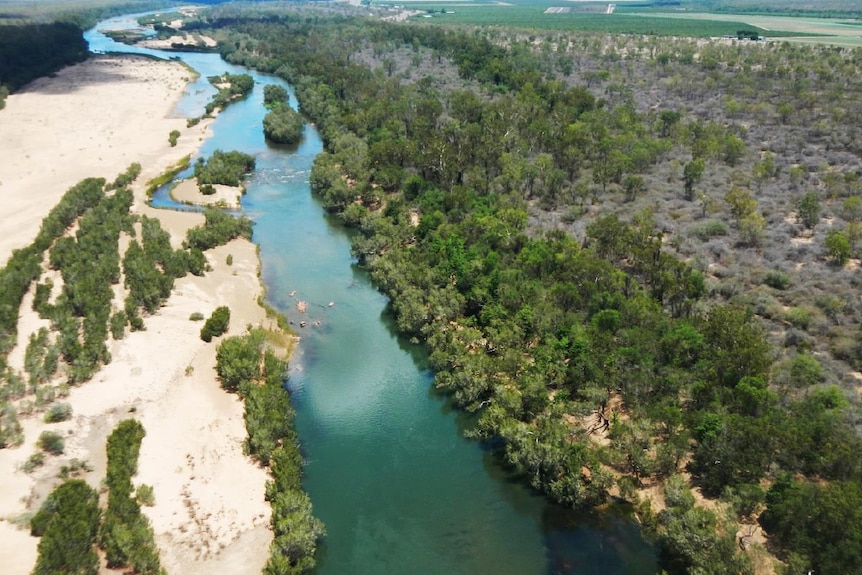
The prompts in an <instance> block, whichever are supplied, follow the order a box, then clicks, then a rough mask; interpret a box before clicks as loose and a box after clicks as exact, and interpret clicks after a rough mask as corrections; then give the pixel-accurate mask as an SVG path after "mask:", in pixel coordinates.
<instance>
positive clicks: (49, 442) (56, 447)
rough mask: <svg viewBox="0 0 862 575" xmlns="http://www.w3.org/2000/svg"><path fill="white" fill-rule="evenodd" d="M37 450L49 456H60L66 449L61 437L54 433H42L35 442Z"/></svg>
mask: <svg viewBox="0 0 862 575" xmlns="http://www.w3.org/2000/svg"><path fill="white" fill-rule="evenodd" d="M37 445H38V446H39V449H41V450H42V451H44V452H46V453H50V454H51V455H60V454H62V453H63V451H64V450H65V449H66V443H65V442H64V441H63V437H62V436H61V435H60V434H59V433H57V432H56V431H43V432H42V434H41V435H39V440H38V441H37Z"/></svg>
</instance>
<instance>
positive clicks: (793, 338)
mask: <svg viewBox="0 0 862 575" xmlns="http://www.w3.org/2000/svg"><path fill="white" fill-rule="evenodd" d="M279 10H280V8H279ZM256 12H257V15H259V16H260V18H257V16H256V15H253V14H252V15H249V14H251V12H246V16H244V17H243V16H241V15H240V14H239V13H238V12H235V11H234V10H233V7H226V8H223V9H221V10H219V11H217V12H214V13H213V14H214V15H213V17H212V20H211V21H210V24H211V25H215V24H217V23H229V30H228V29H225V28H223V29H221V30H215V31H214V32H213V33H215V34H221V35H222V36H221V37H222V39H223V40H224V41H223V43H222V44H221V46H222V52H223V54H224V56H225V57H226V58H227V59H228V60H230V61H232V62H236V63H241V64H247V65H252V66H256V67H259V68H261V69H262V70H264V71H268V72H273V73H276V74H279V75H281V76H282V77H284V78H285V79H287V80H289V81H290V82H291V83H292V84H293V85H294V87H295V89H296V94H297V97H298V99H299V102H300V106H301V109H302V111H303V112H304V113H305V114H306V115H307V116H308V117H309V118H311V119H312V120H313V121H314V122H315V123H316V124H317V125H318V126H319V128H320V130H321V133H322V135H323V138H324V141H325V144H326V150H327V151H326V152H324V153H323V154H321V155H320V156H319V157H318V159H317V161H316V163H315V167H314V170H313V173H312V176H311V184H312V189H313V191H314V193H316V194H318V195H319V196H320V198H321V199H322V201H323V202H324V205H326V206H327V208H328V209H329V210H331V211H332V212H334V213H336V214H338V215H339V216H340V217H341V218H342V220H343V221H345V222H346V223H348V224H349V225H353V226H356V227H357V228H358V229H359V231H360V232H361V233H360V234H359V235H358V236H357V237H356V240H355V245H354V253H355V254H356V256H357V258H358V259H359V261H360V263H362V264H363V265H365V266H367V267H368V268H369V269H370V270H371V273H372V276H373V278H374V279H375V281H376V282H377V283H378V285H379V286H380V287H381V289H383V290H384V291H385V292H386V293H387V294H389V295H390V297H391V300H392V310H393V312H394V314H395V318H396V323H397V325H398V327H399V329H400V330H402V331H403V332H404V333H406V334H409V335H411V336H413V337H415V338H417V339H421V340H423V341H425V342H426V344H427V346H428V348H429V351H430V359H431V364H432V366H433V367H434V369H435V371H436V381H437V386H438V387H440V388H441V389H444V390H446V391H448V392H450V393H451V394H452V397H453V398H454V400H455V401H456V402H457V403H458V404H459V405H462V406H463V407H465V408H466V409H469V410H471V411H475V412H477V413H478V414H479V417H478V424H477V425H476V427H475V429H473V430H472V432H471V433H472V434H473V435H475V436H476V437H479V438H482V439H487V440H489V441H491V445H495V446H499V451H500V455H501V456H502V457H503V459H504V460H505V461H506V462H507V463H508V464H510V465H511V466H513V467H514V468H515V469H517V470H518V471H520V472H521V473H522V475H523V477H524V479H525V480H527V481H529V482H530V483H531V484H533V485H534V486H536V487H537V488H539V489H541V490H543V491H545V492H546V493H547V494H548V495H549V496H550V497H552V498H553V499H555V500H556V501H559V502H561V503H564V504H567V505H573V506H581V505H595V504H597V503H601V502H603V501H605V500H606V499H607V494H608V491H609V490H610V489H611V488H612V487H613V486H615V487H616V488H617V489H619V492H620V493H621V494H622V495H623V496H624V497H625V498H628V499H631V500H635V501H636V500H637V499H638V498H639V497H640V496H639V495H638V488H640V487H644V486H651V485H654V484H656V483H657V482H658V483H665V484H666V486H667V487H668V488H669V489H671V491H673V486H676V492H679V491H680V489H679V483H680V481H682V480H681V479H680V478H679V476H680V474H682V473H684V472H686V473H687V474H688V475H686V476H685V477H690V478H691V479H690V481H691V483H688V482H685V489H686V490H687V489H688V488H690V487H697V488H699V489H700V490H701V492H702V493H704V494H706V495H708V496H709V497H712V498H718V499H720V501H721V507H720V509H728V510H730V512H732V514H733V517H732V519H733V520H731V519H728V518H726V517H725V515H724V513H721V512H715V511H712V510H710V509H708V508H705V507H703V506H696V505H690V504H689V503H688V502H687V497H684V496H683V495H681V494H679V493H677V494H676V500H674V501H670V499H673V497H667V496H666V501H665V502H666V503H667V511H666V512H662V513H658V514H651V513H650V512H649V510H648V507H647V506H644V505H642V504H641V505H640V507H639V512H640V514H641V517H642V519H644V521H645V522H646V523H647V524H648V525H650V526H651V528H652V529H653V530H654V531H655V532H656V534H657V536H658V541H659V544H660V547H661V550H662V558H663V567H664V568H665V569H667V570H669V571H670V572H674V573H687V572H695V571H704V572H712V573H738V572H749V571H750V570H751V569H752V567H751V564H750V560H751V558H750V557H749V556H748V555H747V554H736V555H734V556H733V558H732V559H731V558H730V557H731V554H732V553H738V552H737V549H738V548H739V545H735V544H734V543H735V542H734V534H735V533H736V531H737V524H736V522H739V523H742V524H749V525H752V524H754V523H755V522H756V521H757V518H758V517H759V516H761V511H764V510H765V512H764V513H763V515H762V524H763V525H764V526H765V527H766V528H767V529H770V528H771V529H774V530H775V532H774V533H771V535H773V537H772V539H771V543H772V545H773V550H774V551H775V552H776V553H778V554H779V555H780V556H782V557H783V558H785V559H787V560H788V561H789V560H791V559H792V558H791V557H790V555H789V552H790V551H791V550H793V551H795V552H796V553H797V554H798V555H797V557H796V559H795V560H798V564H799V565H805V566H806V568H809V569H810V568H814V569H823V568H824V566H834V565H835V564H836V563H831V562H830V561H832V559H831V557H832V555H830V556H829V557H827V556H826V555H824V554H823V553H820V552H819V549H825V548H827V545H828V544H829V540H828V537H830V536H831V535H827V534H825V533H824V532H820V531H817V532H816V533H811V534H810V539H809V540H808V541H809V542H810V544H809V543H806V545H804V546H801V547H799V548H796V546H797V545H799V544H798V542H796V541H794V540H793V539H792V538H790V537H788V535H787V532H786V531H782V530H781V529H778V528H777V527H776V526H777V525H779V524H781V523H782V522H785V523H786V524H790V523H792V522H793V521H796V522H804V521H805V518H804V516H802V515H800V513H801V507H800V506H797V505H795V503H794V504H791V503H790V500H789V499H788V498H786V497H785V498H782V497H781V496H780V495H779V491H778V489H780V482H779V478H780V477H784V476H785V475H783V474H790V476H791V477H794V478H795V479H794V480H793V481H792V483H793V484H794V485H796V486H798V487H799V488H800V490H801V491H799V493H802V494H804V496H805V497H809V498H812V499H813V498H814V495H813V494H816V493H821V492H822V493H823V497H824V498H826V497H827V496H828V495H832V494H834V495H835V496H837V497H840V498H842V499H843V500H844V501H845V502H847V503H848V504H850V502H851V500H852V498H853V493H854V491H852V490H846V489H838V488H837V486H840V485H843V484H848V485H858V484H859V482H860V480H862V468H860V465H859V463H858V462H857V458H854V457H853V456H852V454H853V453H855V452H858V450H859V448H860V447H862V442H860V436H859V432H858V429H857V428H856V427H855V422H857V421H858V413H859V409H858V405H856V404H854V403H851V402H850V400H851V399H852V400H853V401H857V399H856V398H857V396H855V395H853V392H852V391H851V390H852V389H853V387H852V386H853V385H856V384H854V383H853V380H852V378H848V380H847V381H846V383H847V384H848V386H847V387H846V388H843V389H842V388H841V387H839V384H844V383H845V381H843V376H842V373H843V371H842V370H845V371H846V364H841V363H840V360H842V359H843V360H848V361H851V362H858V361H859V358H860V355H859V347H858V346H856V344H854V343H853V342H852V341H847V340H845V339H842V338H845V337H846V338H849V339H851V340H852V339H853V338H854V337H855V336H854V335H852V334H853V333H856V332H858V325H859V320H860V313H859V312H860V310H859V309H858V306H857V305H856V304H855V303H853V302H854V300H853V298H852V296H851V295H850V294H851V293H852V291H851V290H850V289H849V286H851V285H855V284H853V283H843V282H853V280H852V279H851V278H850V276H849V275H848V274H844V273H843V272H842V268H841V264H842V262H844V261H846V259H847V258H848V257H852V255H853V254H855V253H856V252H855V251H853V250H854V248H852V247H849V246H848V245H847V244H850V245H853V242H852V241H851V240H850V238H851V237H858V236H856V235H854V234H855V233H856V232H855V231H854V230H855V227H854V226H853V225H852V224H853V222H855V221H857V219H858V217H859V216H858V213H857V212H859V210H856V209H855V207H854V206H857V204H858V203H859V200H858V199H857V200H853V199H852V198H858V194H859V185H858V177H856V176H855V174H854V172H855V171H856V170H857V169H858V168H859V163H858V160H854V159H853V155H852V151H853V150H855V144H854V142H855V137H854V134H855V131H854V130H855V128H854V127H853V126H854V121H853V120H852V119H853V118H858V117H859V114H860V112H862V99H860V98H859V95H860V93H862V92H860V86H859V82H858V80H857V78H858V77H859V76H858V74H857V71H858V61H859V60H858V56H857V55H856V54H855V53H852V52H835V51H826V50H822V51H821V50H817V49H814V48H809V47H791V46H788V45H769V46H768V47H755V46H751V47H749V48H744V47H743V46H742V45H739V44H726V45H721V44H715V45H707V46H697V45H696V44H695V43H693V42H687V41H683V40H678V39H676V40H660V39H655V38H652V39H646V38H642V37H637V38H610V39H607V38H603V37H598V36H596V37H592V36H585V37H584V36H582V37H577V38H574V37H568V36H565V35H560V34H557V35H550V36H548V37H546V38H535V37H528V36H527V35H521V34H519V33H517V32H511V33H506V32H501V31H499V30H493V31H489V32H481V31H480V32H475V33H462V32H458V31H454V30H444V29H440V28H429V27H419V26H409V25H394V24H384V23H380V22H373V21H366V20H360V21H356V20H350V19H340V18H338V17H334V18H323V17H320V18H318V19H317V20H315V21H312V20H310V19H306V18H304V17H301V16H298V17H293V16H292V15H291V14H290V13H289V12H288V13H287V14H286V15H285V13H284V12H278V11H277V10H276V9H274V8H270V9H267V8H257V9H256ZM812 61H814V62H815V63H814V64H813V65H812ZM806 90H814V92H806ZM836 90H837V91H840V93H842V94H844V98H843V99H842V100H841V104H840V105H836V106H832V107H829V105H828V104H826V102H829V101H831V100H829V98H827V97H826V94H828V93H831V92H832V91H836ZM806 94H809V95H806ZM815 94H820V96H817V95H815ZM818 98H819V99H818ZM834 118H842V119H843V121H842V123H840V124H834V123H833V122H834ZM769 130H775V131H776V134H771V133H770V132H769ZM825 150H831V151H832V152H831V153H832V154H834V155H833V156H829V160H830V161H828V162H827V161H826V158H824V156H823V154H824V153H826V152H825ZM837 150H841V151H837ZM821 162H822V163H821ZM830 182H831V183H830ZM812 191H813V192H816V198H814V199H816V201H812V197H810V196H809V197H808V198H807V199H805V194H806V193H807V192H812ZM803 200H804V201H803ZM845 204H846V205H845ZM800 208H801V209H800ZM827 211H828V212H829V214H830V215H831V217H833V218H835V220H834V223H832V224H831V225H832V227H833V229H838V230H839V231H840V232H841V233H842V234H843V236H836V234H831V235H829V237H831V238H833V239H831V240H830V242H829V243H828V244H827V243H826V241H825V240H826V237H827V235H828V234H827V233H826V232H827V230H826V229H825V228H827V226H826V225H824V223H823V219H824V217H826V212H827ZM797 214H799V215H798V216H797ZM818 216H819V217H818ZM797 218H798V219H797ZM854 218H855V219H854ZM808 226H813V229H814V234H816V236H815V241H819V242H821V243H819V245H818V244H815V245H818V247H817V248H814V249H813V250H812V249H809V250H808V251H801V252H796V251H793V252H790V250H796V249H797V248H796V247H795V246H796V245H807V244H800V243H794V242H790V241H788V238H787V237H786V236H787V235H788V234H790V237H801V238H803V239H805V238H806V237H810V234H811V233H812V232H811V230H812V228H811V227H808ZM806 230H808V231H806ZM782 236H785V237H784V238H782ZM819 246H822V247H819ZM848 250H849V254H848ZM766 253H771V254H772V255H771V256H766V255H765V254H766ZM761 254H763V255H761ZM815 254H818V255H816V256H815ZM805 256H809V257H805ZM800 257H802V258H804V259H803V262H804V265H803V267H802V268H800V267H799V266H796V265H795V264H793V263H792V262H794V261H795V260H798V259H799V258H800ZM782 258H784V259H782ZM784 261H787V262H789V263H783V262H784ZM800 269H804V270H805V271H803V272H800V271H799V270H800ZM809 269H810V270H811V271H808V270H809ZM817 274H824V275H826V276H827V277H829V280H828V281H827V282H826V284H825V285H828V286H829V288H828V289H824V288H825V285H824V287H823V288H821V287H819V286H818V285H816V284H812V279H813V278H816V277H818V275H817ZM744 286H750V288H753V289H752V290H751V291H749V290H748V289H744ZM801 286H805V287H804V288H802V287H801ZM836 286H841V287H840V288H837V289H836ZM811 289H815V290H818V291H819V290H821V289H822V290H823V291H822V292H821V295H818V296H817V298H816V301H817V304H816V306H815V305H809V304H807V303H805V302H806V299H809V300H810V299H814V298H813V296H812V295H811V294H810V293H806V291H805V290H811ZM837 294H840V295H837ZM845 294H846V297H845ZM779 302H782V303H784V302H786V303H784V305H787V307H788V308H789V310H788V311H787V312H786V315H785V312H782V311H781V310H780V305H781V304H780V303H779ZM827 310H828V311H827ZM821 314H822V315H821ZM827 314H829V315H827ZM818 317H822V319H815V318H818ZM770 320H772V321H774V322H775V324H772V323H769V322H770ZM818 322H819V323H818ZM815 326H817V327H815ZM847 326H852V327H847ZM766 328H768V329H766ZM845 334H846V335H845ZM853 341H855V340H853ZM839 343H840V345H838V344H839ZM830 352H832V355H831V356H830ZM842 366H844V367H842ZM753 438H757V439H756V440H753ZM824 445H828V446H829V448H828V449H822V448H821V447H820V446H824ZM805 485H807V486H809V487H806V488H804V489H803V488H802V486H805ZM832 486H835V488H834V490H833V487H832ZM666 491H667V489H666ZM780 501H786V502H787V503H786V504H782V505H783V507H782V510H783V511H781V515H780V519H779V518H778V515H775V514H773V515H770V513H778V512H777V511H776V510H777V509H778V506H779V502H780ZM773 517H775V519H771V518H773ZM846 521H848V522H849V524H848V527H847V533H848V534H850V533H854V532H857V531H858V524H857V523H854V522H856V521H858V517H856V516H855V515H853V514H848V515H847V516H846ZM752 528H753V527H752ZM743 539H745V540H744V541H741V545H742V546H746V545H747V539H746V538H745V537H744V538H743ZM851 540H852V539H851ZM844 541H845V539H842V543H843V542H844ZM698 542H699V543H698ZM693 545H694V547H693ZM697 549H703V550H708V551H709V552H704V553H702V552H699V551H698V552H695V551H696V550H697ZM837 561H839V562H841V566H840V568H838V570H839V571H841V572H853V571H854V570H855V565H856V564H855V563H853V559H852V558H848V557H844V556H842V557H841V558H840V559H838V560H837Z"/></svg>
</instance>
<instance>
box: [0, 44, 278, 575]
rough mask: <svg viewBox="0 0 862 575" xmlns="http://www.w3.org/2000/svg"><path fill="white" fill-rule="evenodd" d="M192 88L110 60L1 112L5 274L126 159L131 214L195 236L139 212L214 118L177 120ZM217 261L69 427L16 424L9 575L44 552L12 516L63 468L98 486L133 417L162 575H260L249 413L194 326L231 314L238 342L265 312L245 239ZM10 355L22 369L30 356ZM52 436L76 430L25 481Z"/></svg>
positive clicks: (261, 513) (40, 87)
mask: <svg viewBox="0 0 862 575" xmlns="http://www.w3.org/2000/svg"><path fill="white" fill-rule="evenodd" d="M188 77H189V72H188V71H187V70H186V69H184V68H183V67H181V66H180V65H178V64H176V63H169V62H156V61H152V60H147V59H139V58H133V57H128V56H122V57H120V56H100V57H97V58H93V59H91V60H89V61H88V62H86V63H84V64H81V65H77V66H73V67H70V68H67V69H65V70H63V71H62V72H60V73H59V74H58V75H57V77H55V78H50V79H42V80H39V81H37V82H36V83H34V84H33V85H31V86H30V87H28V88H27V89H26V90H24V91H23V92H21V93H19V94H15V95H13V96H10V97H9V99H8V101H7V107H6V109H5V110H3V111H0V157H2V158H3V163H2V164H0V182H2V183H0V198H2V202H0V265H2V263H5V261H6V260H7V258H8V257H9V255H10V252H11V250H12V249H14V248H18V247H22V246H24V245H27V244H28V243H29V242H30V241H31V240H32V239H33V238H34V237H35V235H36V233H37V231H38V226H39V223H40V221H41V219H42V218H43V217H44V216H45V215H46V214H47V213H48V211H49V210H50V209H51V208H52V207H53V206H54V205H55V204H56V203H57V201H58V200H59V199H60V197H61V196H62V195H63V193H64V192H65V191H66V190H67V189H68V188H69V187H71V186H72V185H74V184H75V183H77V182H78V181H80V180H81V179H83V178H85V177H90V176H97V177H105V178H106V179H108V180H112V179H113V178H115V177H116V176H117V175H118V174H119V173H121V172H123V171H124V170H125V169H126V167H127V166H128V165H129V164H131V163H132V162H139V163H140V164H142V166H143V173H142V175H141V177H140V178H139V181H138V183H137V184H136V187H135V192H136V204H135V207H134V208H133V209H134V211H136V212H137V213H145V214H147V215H155V216H156V217H159V219H160V220H161V221H162V226H163V227H164V228H165V229H167V230H168V231H170V232H171V234H173V238H172V240H173V242H174V243H175V244H176V245H179V243H180V241H181V239H182V236H183V234H184V233H185V230H186V229H188V228H189V227H191V226H194V225H198V224H199V223H201V222H202V219H203V218H202V216H201V215H199V214H185V213H177V212H165V211H159V210H153V209H151V208H149V207H148V206H146V205H144V204H143V186H144V184H145V183H146V181H147V180H148V179H149V178H152V177H153V176H155V175H157V174H159V173H161V172H162V171H163V170H165V169H166V168H167V167H168V166H170V165H172V164H173V163H175V162H176V161H177V160H179V159H180V158H181V157H182V156H184V155H186V154H189V153H191V152H193V151H194V149H195V147H196V146H197V145H199V143H200V141H201V140H202V138H203V136H204V134H205V132H206V130H207V129H208V126H209V123H207V122H202V123H201V124H199V125H198V126H195V127H193V128H186V125H185V120H183V119H171V118H168V115H169V114H170V112H171V109H172V108H173V105H174V103H175V102H176V101H177V99H178V97H179V96H180V95H181V93H182V90H183V89H184V87H185V83H186V79H187V78H188ZM173 129H177V130H180V132H181V133H182V136H181V137H180V139H179V145H178V146H177V147H174V148H172V147H170V146H169V144H168V141H167V139H168V133H169V132H170V131H171V130H173ZM123 244H124V245H126V244H127V240H124V242H123ZM228 254H230V255H232V256H233V265H231V266H228V265H227V264H226V258H227V255H228ZM207 256H208V258H209V260H210V262H211V264H212V266H213V268H214V270H213V271H212V272H210V273H207V274H206V276H205V277H203V278H198V277H192V276H188V277H186V278H183V279H181V280H178V281H177V283H176V286H175V292H174V294H173V295H172V296H171V298H170V299H169V300H168V302H167V304H166V305H165V306H164V307H163V308H162V309H161V310H160V311H159V312H158V313H157V314H156V315H154V316H152V317H148V318H145V323H146V326H147V328H146V331H143V332H136V333H131V334H128V335H127V336H126V338H125V339H123V340H121V341H119V342H112V343H111V349H110V350H111V355H112V357H113V361H112V363H111V364H109V365H107V366H106V367H105V368H103V369H102V370H101V371H100V372H99V373H98V374H97V375H96V376H95V377H94V378H93V380H92V381H90V382H88V383H86V384H84V385H82V386H80V387H78V388H75V389H73V390H72V391H71V393H70V395H69V397H68V398H66V399H65V401H68V402H69V403H70V404H71V405H72V408H73V418H72V419H71V420H70V421H67V422H63V423H58V424H52V425H50V426H49V425H47V424H45V423H43V422H42V420H41V414H34V415H32V416H29V417H27V416H22V417H21V423H22V425H23V426H24V430H25V441H24V444H23V445H22V446H21V447H18V448H15V449H0V518H2V519H3V520H0V573H2V574H3V575H17V574H21V575H24V574H27V573H29V572H30V571H31V570H32V567H33V564H34V562H35V558H36V546H37V543H38V540H37V539H36V538H34V537H30V536H29V534H28V532H27V531H26V530H19V529H18V528H17V527H16V526H15V525H13V524H12V523H11V522H10V521H7V520H8V519H14V518H16V517H19V516H21V515H22V514H23V513H26V512H32V511H35V509H37V508H38V505H39V504H40V502H41V500H42V499H43V498H44V497H45V496H46V495H47V493H49V492H50V490H51V489H52V488H53V487H54V486H55V485H56V484H57V483H58V481H59V480H58V479H57V478H56V474H57V470H58V468H59V466H60V465H61V464H62V463H66V462H68V460H69V459H71V458H78V459H86V460H87V461H88V462H89V464H90V465H91V466H92V467H93V471H92V472H90V473H87V474H85V476H84V477H85V478H86V479H87V480H88V481H89V482H90V483H91V485H93V486H94V487H98V486H99V482H100V481H101V480H102V478H103V477H104V473H105V453H104V450H105V440H106V438H107V436H108V434H110V432H111V430H112V429H113V427H114V426H115V425H116V424H117V423H118V422H119V421H121V420H122V419H125V418H127V417H136V418H138V419H140V420H141V422H142V423H143V425H144V427H145V429H146V432H147V436H146V437H145V438H144V441H143V444H142V447H141V456H140V462H139V473H138V475H137V477H136V478H135V482H136V483H145V484H148V485H151V486H152V487H153V488H154V493H155V500H156V503H155V506H154V507H151V508H144V510H145V512H146V513H147V515H148V516H149V517H150V518H151V520H152V523H153V527H154V530H155V532H156V540H157V543H158V544H159V547H160V550H161V555H162V564H163V565H164V566H165V567H166V568H167V570H168V572H169V573H178V574H196V573H201V574H203V573H259V572H260V570H261V568H262V566H263V564H264V563H265V561H266V557H267V555H268V547H269V544H270V542H271V539H272V536H271V532H270V530H269V527H268V524H269V506H268V504H267V503H266V502H265V501H264V484H265V481H266V473H265V471H264V470H262V469H260V468H259V467H258V466H256V465H255V464H254V463H253V462H252V461H251V460H249V459H248V458H247V457H245V456H244V455H243V453H242V441H243V439H244V437H245V429H244V425H243V421H242V405H241V403H240V402H239V401H238V400H237V399H236V397H234V396H231V395H228V394H226V393H224V392H223V391H222V390H221V389H220V388H219V385H218V382H217V380H216V376H215V372H214V364H215V348H216V345H217V341H218V340H215V341H213V342H212V343H210V344H206V343H204V342H203V341H201V339H200V337H199V331H200V328H201V323H200V322H192V321H190V320H189V315H190V314H191V313H193V312H201V313H203V314H205V315H208V314H209V313H210V312H211V311H212V310H213V309H214V308H215V307H217V306H219V305H228V306H229V307H230V308H231V329H230V332H229V333H230V334H238V333H242V332H244V331H245V327H246V325H248V324H252V325H257V324H260V323H263V322H265V321H266V319H265V316H264V313H263V310H262V309H261V308H260V307H259V306H258V305H257V298H258V296H259V295H260V293H261V291H262V289H261V285H260V281H259V279H258V275H257V267H258V259H257V254H256V251H255V246H254V245H253V244H251V243H250V242H247V241H244V240H238V241H234V242H232V243H231V244H229V245H227V246H223V247H221V248H217V249H215V250H212V251H211V252H209V253H208V254H207ZM117 291H118V292H120V291H122V290H117ZM118 295H119V293H118ZM28 300H29V298H28ZM114 305H115V306H116V305H117V302H115V304H114ZM21 313H22V317H21V319H20V321H19V330H21V331H22V332H24V333H22V334H20V335H19V341H26V337H27V332H29V331H32V330H35V329H38V327H39V326H40V325H43V322H41V320H39V319H38V318H37V317H36V316H35V314H34V313H33V312H32V311H31V310H30V308H29V304H27V303H26V302H25V305H24V306H22V312H21ZM13 356H14V358H15V361H16V363H20V362H21V357H22V353H21V350H16V351H15V352H13ZM49 427H50V428H51V429H54V430H57V431H60V432H61V433H64V434H66V435H65V437H66V452H65V454H64V455H62V456H59V457H56V458H54V457H52V458H49V462H48V464H47V465H45V466H44V467H43V468H41V469H38V470H37V471H35V472H33V473H32V474H30V475H27V474H24V473H23V472H20V471H17V469H16V468H17V466H18V465H19V464H20V463H21V462H22V461H24V460H26V459H27V457H28V456H29V455H30V454H31V453H33V452H34V451H35V447H34V444H35V441H36V438H37V437H38V435H39V433H41V432H42V431H43V430H44V429H46V428H49Z"/></svg>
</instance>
